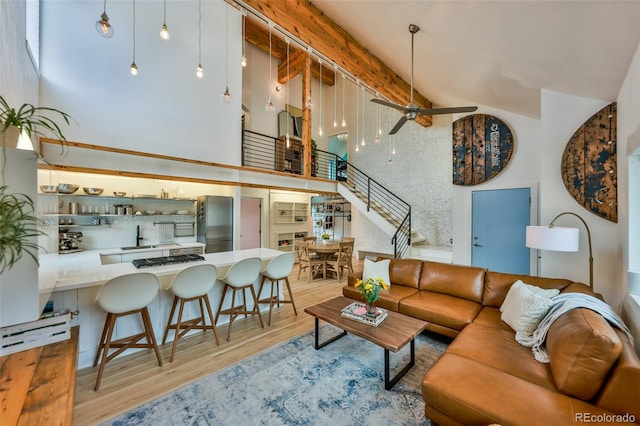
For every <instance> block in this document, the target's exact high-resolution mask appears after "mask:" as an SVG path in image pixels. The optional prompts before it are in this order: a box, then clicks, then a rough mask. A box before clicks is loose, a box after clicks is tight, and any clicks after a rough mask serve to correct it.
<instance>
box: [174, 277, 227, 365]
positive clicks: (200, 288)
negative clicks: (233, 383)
mask: <svg viewBox="0 0 640 426" xmlns="http://www.w3.org/2000/svg"><path fill="white" fill-rule="evenodd" d="M217 277H218V270H217V269H216V267H215V265H209V264H205V265H194V266H190V267H188V268H186V269H183V270H182V271H180V272H178V273H177V274H176V276H175V277H173V280H172V281H171V284H170V285H169V288H167V290H169V291H171V292H172V293H173V304H172V305H171V312H170V313H169V319H168V320H167V326H166V327H165V329H164V336H163V337H162V344H163V345H164V343H165V342H166V341H167V335H168V334H169V330H175V336H174V338H173V348H172V349H171V359H170V360H169V362H173V357H174V355H175V352H176V346H177V345H178V340H179V339H180V338H182V337H183V336H184V335H185V334H187V333H188V332H189V331H191V330H193V329H196V330H204V331H205V332H206V331H207V330H213V335H214V336H215V337H216V344H218V345H220V341H219V340H218V332H217V331H216V326H215V324H214V318H213V313H212V312H211V304H210V303H209V296H208V294H207V293H209V291H211V289H212V288H213V285H214V284H215V283H216V279H217ZM196 300H197V301H198V304H199V305H200V316H199V317H197V318H193V319H190V320H187V321H182V313H183V312H184V306H185V304H186V302H192V301H196ZM178 301H180V308H179V309H178V318H177V320H176V322H175V323H173V324H171V320H172V319H173V314H174V313H175V311H176V306H177V305H178ZM203 301H204V304H205V305H206V306H207V313H208V314H209V321H210V322H211V325H207V322H206V320H205V315H204V314H205V311H204V306H203V304H202V302H203Z"/></svg>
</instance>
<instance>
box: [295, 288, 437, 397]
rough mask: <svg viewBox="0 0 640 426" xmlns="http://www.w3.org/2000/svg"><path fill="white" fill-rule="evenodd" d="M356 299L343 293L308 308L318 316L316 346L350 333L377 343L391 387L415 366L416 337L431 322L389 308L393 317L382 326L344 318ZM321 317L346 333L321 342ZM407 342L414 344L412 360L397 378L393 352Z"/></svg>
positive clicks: (314, 315)
mask: <svg viewBox="0 0 640 426" xmlns="http://www.w3.org/2000/svg"><path fill="white" fill-rule="evenodd" d="M353 302H356V300H353V299H349V298H347V297H343V296H340V297H336V298H334V299H331V300H327V301H325V302H322V303H319V304H317V305H313V306H310V307H308V308H306V309H305V310H304V311H305V312H306V313H308V314H309V315H312V316H313V317H315V343H314V348H315V349H316V350H317V349H320V348H322V347H324V346H326V345H328V344H329V343H331V342H333V341H335V340H338V339H339V338H341V337H343V336H346V335H347V333H351V334H355V335H356V336H359V337H362V338H363V339H366V340H368V341H370V342H371V343H375V344H376V345H378V346H380V347H382V348H383V349H384V388H385V389H386V390H389V389H391V388H392V387H393V386H394V385H395V384H396V383H398V381H399V380H400V379H401V378H402V377H403V376H404V375H405V374H406V373H407V371H409V370H410V369H411V367H413V366H414V365H415V361H416V341H415V338H416V336H417V335H418V334H420V333H421V332H422V331H423V330H424V329H425V328H426V327H427V322H426V321H422V320H419V319H416V318H412V317H410V316H407V315H403V314H400V313H398V312H392V311H388V314H389V316H388V317H387V318H386V319H385V320H384V321H383V322H382V323H381V324H380V325H378V326H377V327H374V326H372V325H368V324H364V323H361V322H358V321H356V320H353V319H349V318H344V317H342V316H341V315H340V314H341V311H342V309H343V308H346V307H347V306H349V304H351V303H353ZM320 320H323V321H326V322H328V323H329V324H331V325H334V326H336V327H338V328H340V329H342V330H343V332H342V333H340V334H338V335H337V336H333V337H331V338H330V339H328V340H326V341H325V342H323V343H320V336H319V334H320V330H319V327H318V323H319V321H320ZM407 343H410V344H411V345H410V346H411V360H410V361H409V363H408V364H407V365H405V366H404V368H402V370H400V371H399V372H398V373H397V374H396V375H395V376H394V377H393V378H389V351H392V352H398V351H399V350H400V349H402V348H403V347H404V346H405V345H406V344H407Z"/></svg>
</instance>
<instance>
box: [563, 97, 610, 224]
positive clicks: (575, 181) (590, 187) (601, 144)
mask: <svg viewBox="0 0 640 426" xmlns="http://www.w3.org/2000/svg"><path fill="white" fill-rule="evenodd" d="M616 118H617V114H616V103H615V102H614V103H612V104H610V105H607V106H606V107H604V108H602V109H601V110H600V111H598V112H597V113H595V114H594V115H593V116H592V117H591V118H589V119H588V120H587V121H585V123H584V124H583V125H582V126H580V127H579V128H578V130H576V131H575V133H574V134H573V136H571V139H569V142H567V146H565V148H564V153H563V154H562V164H561V173H562V181H563V182H564V186H565V187H566V188H567V191H569V194H571V196H572V197H573V198H574V199H575V200H576V201H577V202H578V203H580V205H581V206H583V207H584V208H585V209H587V210H589V211H590V212H592V213H594V214H596V215H598V216H600V217H602V218H604V219H607V220H610V221H611V222H618V189H617V188H618V181H617V162H616V145H617V143H616V137H617V135H616V121H617V120H616Z"/></svg>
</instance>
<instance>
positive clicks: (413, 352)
mask: <svg viewBox="0 0 640 426" xmlns="http://www.w3.org/2000/svg"><path fill="white" fill-rule="evenodd" d="M316 326H317V323H316ZM316 336H317V331H316ZM415 363H416V340H415V339H411V360H410V361H409V364H407V365H405V366H404V368H403V369H402V370H400V371H399V372H398V374H396V375H395V377H394V378H392V379H391V380H389V349H385V350H384V388H385V389H386V390H389V389H391V388H392V387H394V386H395V384H396V383H398V381H399V380H400V379H402V377H403V376H404V375H405V374H407V371H409V370H411V367H413V366H414V365H415Z"/></svg>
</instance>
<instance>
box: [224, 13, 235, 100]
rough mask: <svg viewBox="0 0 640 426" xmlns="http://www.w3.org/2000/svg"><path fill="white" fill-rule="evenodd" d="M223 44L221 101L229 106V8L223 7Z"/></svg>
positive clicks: (230, 98)
mask: <svg viewBox="0 0 640 426" xmlns="http://www.w3.org/2000/svg"><path fill="white" fill-rule="evenodd" d="M224 31H225V33H224V42H225V50H224V66H225V71H226V74H225V82H226V84H225V87H224V92H223V93H222V100H224V103H225V104H230V103H231V101H232V100H233V98H232V97H231V92H230V91H229V6H226V5H225V7H224Z"/></svg>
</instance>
